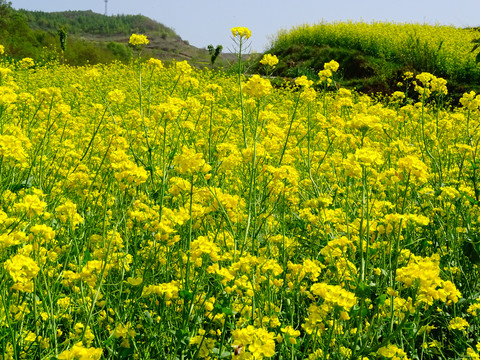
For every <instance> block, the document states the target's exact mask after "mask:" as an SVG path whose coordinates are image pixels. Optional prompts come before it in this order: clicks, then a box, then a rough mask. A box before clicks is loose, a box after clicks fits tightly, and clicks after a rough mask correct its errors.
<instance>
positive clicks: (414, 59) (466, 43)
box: [256, 22, 480, 101]
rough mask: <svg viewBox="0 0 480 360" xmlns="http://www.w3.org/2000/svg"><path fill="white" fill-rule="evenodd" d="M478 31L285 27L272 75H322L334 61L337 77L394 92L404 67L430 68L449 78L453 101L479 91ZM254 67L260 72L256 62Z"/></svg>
mask: <svg viewBox="0 0 480 360" xmlns="http://www.w3.org/2000/svg"><path fill="white" fill-rule="evenodd" d="M479 37H480V32H478V30H476V29H461V28H455V27H451V26H441V25H435V26H432V25H426V24H409V23H404V24H402V23H385V22H378V23H363V22H359V23H354V22H339V23H319V24H315V25H301V26H298V27H296V28H293V29H290V30H281V31H280V32H279V33H278V34H277V37H276V38H275V39H274V41H273V42H272V45H271V47H270V49H269V51H267V52H268V53H270V54H274V55H276V56H277V57H278V59H279V60H280V62H279V64H278V65H277V67H276V69H275V71H274V73H273V75H274V76H277V77H297V76H301V75H306V76H308V77H309V78H311V79H312V80H316V79H318V76H317V74H318V72H319V71H320V70H322V69H323V64H324V63H326V62H329V61H330V60H332V59H334V60H336V61H338V62H339V64H340V69H339V73H338V75H337V80H339V81H340V84H341V85H342V86H345V87H349V88H355V89H357V90H359V91H361V92H365V93H377V92H381V93H392V92H394V91H396V90H405V89H401V88H399V87H398V86H397V84H398V83H399V82H402V81H403V75H404V73H405V72H406V71H409V72H413V73H414V74H418V73H421V72H429V73H432V74H434V75H435V76H439V77H442V78H445V79H447V81H448V88H449V91H450V93H451V96H450V98H451V99H453V100H454V101H456V100H458V98H459V97H461V96H462V94H463V92H465V91H467V89H468V90H476V91H478V90H479V85H478V84H480V68H479V67H478V66H477V63H476V61H475V56H476V52H478V50H477V51H476V52H472V48H473V45H474V44H473V43H472V41H473V40H475V39H478V38H479ZM256 71H259V72H262V71H264V70H263V67H262V66H261V65H258V66H257V67H256Z"/></svg>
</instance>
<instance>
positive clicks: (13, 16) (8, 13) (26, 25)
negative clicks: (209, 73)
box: [0, 1, 209, 65]
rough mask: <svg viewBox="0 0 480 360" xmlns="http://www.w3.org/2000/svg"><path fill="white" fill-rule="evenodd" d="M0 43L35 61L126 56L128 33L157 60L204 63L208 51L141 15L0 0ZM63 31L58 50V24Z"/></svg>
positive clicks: (15, 55) (128, 53)
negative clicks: (47, 8)
mask: <svg viewBox="0 0 480 360" xmlns="http://www.w3.org/2000/svg"><path fill="white" fill-rule="evenodd" d="M0 15H1V16H0V44H2V45H4V46H5V49H6V53H7V54H8V55H9V56H11V57H13V58H23V57H31V58H34V59H35V60H36V61H37V62H42V61H49V60H51V59H53V58H62V59H64V60H63V61H65V63H68V64H71V65H84V64H86V63H90V64H96V63H108V62H111V61H114V60H120V61H128V60H129V59H130V58H131V56H132V55H133V52H132V50H131V49H130V48H129V47H128V39H129V37H130V35H131V34H132V33H141V34H145V35H147V37H148V38H149V39H150V44H149V45H148V46H147V48H146V49H145V55H146V56H152V57H156V58H159V59H162V60H172V59H176V60H185V59H187V60H191V61H193V62H196V63H208V58H209V56H208V52H207V51H206V50H205V49H199V48H196V47H194V46H191V45H189V44H188V42H187V41H184V40H182V38H181V37H180V36H179V35H177V34H176V33H175V32H174V31H173V30H172V29H170V28H168V27H166V26H165V25H163V24H161V23H158V22H156V21H154V20H152V19H150V18H148V17H146V16H143V15H115V16H105V15H101V14H97V13H94V12H92V11H65V12H53V13H47V12H42V11H27V10H23V9H21V10H15V9H13V8H11V6H10V5H9V4H8V3H6V2H5V1H1V2H0ZM59 29H65V30H66V31H67V46H66V51H65V53H64V54H62V52H61V49H60V41H59V36H58V30H59Z"/></svg>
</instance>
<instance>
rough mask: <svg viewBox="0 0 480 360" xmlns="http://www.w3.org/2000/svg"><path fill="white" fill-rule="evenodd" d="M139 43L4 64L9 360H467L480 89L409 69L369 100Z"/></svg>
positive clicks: (476, 239)
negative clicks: (457, 87) (101, 59)
mask: <svg viewBox="0 0 480 360" xmlns="http://www.w3.org/2000/svg"><path fill="white" fill-rule="evenodd" d="M247 30H248V29H246V28H234V29H232V34H233V36H234V37H235V38H236V39H237V40H238V43H237V44H238V45H239V46H240V47H241V46H242V42H243V41H245V40H247V39H248V37H250V31H249V30H248V31H247ZM132 39H133V40H132ZM131 42H132V45H133V46H134V47H136V48H137V50H138V54H139V57H138V59H137V60H136V61H135V62H133V63H132V64H130V65H123V64H120V63H114V64H111V65H96V66H86V67H76V68H74V67H68V66H64V65H60V64H54V65H50V66H45V67H34V66H33V65H34V64H33V62H32V61H31V59H30V60H29V59H24V60H22V61H19V62H17V63H14V64H10V63H6V62H3V63H2V62H1V60H0V322H1V324H2V326H1V327H0V349H1V350H2V353H0V358H1V359H4V360H6V359H60V360H62V359H82V360H83V359H172V360H174V359H264V358H272V359H311V360H313V359H362V360H367V359H479V358H480V357H479V356H480V355H479V353H480V343H479V342H478V333H479V332H480V319H479V316H480V286H479V280H480V274H479V264H480V236H479V221H480V211H479V210H480V207H479V205H480V159H477V155H479V153H478V150H479V143H480V131H479V126H480V110H479V107H480V97H478V96H476V94H474V93H467V94H465V95H464V97H463V98H462V99H461V105H460V106H459V107H458V108H446V107H444V106H443V105H442V104H443V101H442V99H443V96H444V95H445V94H446V92H447V87H448V84H446V82H445V81H444V80H443V79H440V78H436V77H434V76H433V75H431V74H428V73H421V74H406V75H405V81H404V85H405V89H407V86H409V87H408V88H409V89H410V90H409V91H405V92H396V93H394V94H393V96H392V97H390V98H386V99H383V100H382V101H379V100H377V99H374V98H371V97H368V96H365V95H361V94H358V93H355V92H351V91H349V90H347V89H343V88H341V87H337V86H332V85H333V84H334V82H335V73H336V71H337V69H338V64H337V63H336V62H335V61H331V62H329V63H326V64H325V67H324V69H323V70H322V71H321V72H320V74H319V77H320V79H321V80H320V81H321V82H320V83H319V84H313V82H312V81H310V80H308V79H307V78H305V77H300V78H298V79H296V80H295V83H294V84H292V86H291V87H288V88H282V89H276V88H273V87H272V86H271V84H270V81H269V80H268V79H267V78H262V77H260V76H258V75H253V76H251V77H245V76H243V75H241V74H239V75H238V76H228V75H226V74H225V73H223V72H221V71H212V70H207V69H204V70H196V69H194V68H192V67H190V65H189V64H188V63H186V62H173V63H172V64H171V65H168V66H167V65H165V64H163V63H162V62H160V61H159V60H155V59H150V60H143V59H142V58H141V57H140V50H141V48H142V47H143V46H144V45H145V44H146V43H148V40H147V39H146V37H142V36H138V35H137V36H136V37H133V38H131ZM0 49H1V48H0ZM240 50H241V49H240ZM0 59H1V58H0ZM274 60H275V59H273V58H272V57H271V56H270V57H266V58H265V61H264V64H265V66H274V64H275V61H274ZM239 69H241V66H239ZM412 91H414V92H415V93H416V94H419V99H420V100H418V101H414V100H412V99H410V98H409V94H411V93H412ZM479 156H480V155H479Z"/></svg>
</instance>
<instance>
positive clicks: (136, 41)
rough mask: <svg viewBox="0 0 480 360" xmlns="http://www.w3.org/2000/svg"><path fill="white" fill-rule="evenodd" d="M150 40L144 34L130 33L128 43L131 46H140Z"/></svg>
mask: <svg viewBox="0 0 480 360" xmlns="http://www.w3.org/2000/svg"><path fill="white" fill-rule="evenodd" d="M149 42H150V41H149V40H148V39H147V37H146V36H145V35H138V34H132V35H131V36H130V40H129V41H128V43H129V44H130V45H132V46H136V47H142V46H145V45H147V44H148V43H149Z"/></svg>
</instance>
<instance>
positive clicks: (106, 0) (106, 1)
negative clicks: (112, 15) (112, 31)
mask: <svg viewBox="0 0 480 360" xmlns="http://www.w3.org/2000/svg"><path fill="white" fill-rule="evenodd" d="M107 3H108V0H105V16H107Z"/></svg>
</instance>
